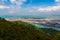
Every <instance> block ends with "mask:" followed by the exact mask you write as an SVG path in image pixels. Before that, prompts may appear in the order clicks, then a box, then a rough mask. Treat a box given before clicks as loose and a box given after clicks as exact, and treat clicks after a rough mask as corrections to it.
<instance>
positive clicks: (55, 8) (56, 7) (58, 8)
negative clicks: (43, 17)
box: [37, 6, 60, 12]
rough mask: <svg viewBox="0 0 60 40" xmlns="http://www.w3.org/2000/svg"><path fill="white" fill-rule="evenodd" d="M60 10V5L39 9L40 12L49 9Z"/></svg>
mask: <svg viewBox="0 0 60 40" xmlns="http://www.w3.org/2000/svg"><path fill="white" fill-rule="evenodd" d="M57 10H60V6H49V7H46V8H39V9H38V10H37V11H40V12H49V11H57Z"/></svg>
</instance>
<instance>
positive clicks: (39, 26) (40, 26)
mask: <svg viewBox="0 0 60 40" xmlns="http://www.w3.org/2000/svg"><path fill="white" fill-rule="evenodd" d="M33 25H35V26H37V27H38V28H52V29H55V30H58V31H60V28H56V27H50V26H44V25H38V24H33Z"/></svg>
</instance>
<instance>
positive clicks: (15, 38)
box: [0, 18, 60, 40]
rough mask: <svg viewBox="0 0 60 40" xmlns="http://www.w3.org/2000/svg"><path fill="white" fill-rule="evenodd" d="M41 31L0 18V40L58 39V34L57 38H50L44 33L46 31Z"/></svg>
mask: <svg viewBox="0 0 60 40" xmlns="http://www.w3.org/2000/svg"><path fill="white" fill-rule="evenodd" d="M41 30H42V29H40V30H37V29H36V27H35V26H34V25H31V24H28V23H25V22H22V21H14V22H9V21H6V20H5V19H4V18H0V40H57V38H58V39H59V37H60V36H59V35H60V34H59V33H58V32H57V33H56V36H58V37H55V35H53V37H51V36H50V35H47V34H46V33H45V32H46V31H45V32H44V31H43V30H42V31H41Z"/></svg>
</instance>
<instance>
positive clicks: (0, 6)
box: [0, 5, 10, 9]
mask: <svg viewBox="0 0 60 40" xmlns="http://www.w3.org/2000/svg"><path fill="white" fill-rule="evenodd" d="M5 8H10V7H8V6H4V5H0V9H5Z"/></svg>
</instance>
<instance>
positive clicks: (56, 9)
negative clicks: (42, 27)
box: [0, 0, 60, 15]
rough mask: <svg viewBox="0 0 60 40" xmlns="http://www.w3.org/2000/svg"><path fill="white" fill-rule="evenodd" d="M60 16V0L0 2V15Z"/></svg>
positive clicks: (12, 0)
mask: <svg viewBox="0 0 60 40" xmlns="http://www.w3.org/2000/svg"><path fill="white" fill-rule="evenodd" d="M27 14H28V15H37V14H38V15H43V14H45V15H53V14H56V15H60V0H0V15H27Z"/></svg>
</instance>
